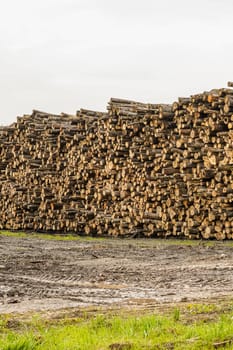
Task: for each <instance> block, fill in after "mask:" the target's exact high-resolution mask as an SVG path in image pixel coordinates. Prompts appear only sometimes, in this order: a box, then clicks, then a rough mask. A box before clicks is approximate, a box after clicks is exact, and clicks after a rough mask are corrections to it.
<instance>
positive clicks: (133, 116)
mask: <svg viewBox="0 0 233 350" xmlns="http://www.w3.org/2000/svg"><path fill="white" fill-rule="evenodd" d="M232 86H233V84H232V83H229V84H228V88H223V89H214V90H211V91H209V92H204V93H201V94H196V95H192V96H190V97H188V98H179V99H178V101H177V102H174V103H173V104H170V105H167V104H146V103H138V102H134V101H128V100H121V99H115V98H112V99H111V100H110V102H109V104H108V106H107V112H106V113H100V112H95V111H90V110H84V109H81V110H80V111H78V112H77V114H76V115H67V114H61V115H52V114H47V113H44V112H40V111H33V113H32V114H31V115H25V116H23V117H18V118H17V121H16V122H15V123H14V124H12V125H10V126H8V127H1V128H0V212H1V217H0V229H13V230H33V231H45V232H76V233H80V234H91V235H115V236H117V235H122V236H132V237H134V236H142V235H143V236H161V237H167V236H181V237H188V238H205V239H209V238H217V239H232V238H233V204H232V201H233V89H231V87H232Z"/></svg>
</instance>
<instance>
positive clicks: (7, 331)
mask: <svg viewBox="0 0 233 350" xmlns="http://www.w3.org/2000/svg"><path fill="white" fill-rule="evenodd" d="M193 310H194V311H193ZM196 310H198V312H199V313H201V312H204V313H205V314H206V313H208V310H210V312H212V310H213V307H210V306H203V307H202V306H201V305H200V304H199V306H195V305H194V304H193V305H192V306H191V307H189V306H186V308H185V310H184V309H179V308H177V307H176V308H174V309H173V310H171V311H170V312H169V313H168V314H166V315H161V314H158V313H154V314H147V315H141V316H135V315H127V314H125V313H121V314H119V315H118V316H114V315H112V314H100V313H98V312H97V313H96V315H94V314H92V315H91V316H90V315H88V316H87V315H86V316H83V317H82V318H80V317H79V318H76V319H69V318H66V317H65V318H63V319H59V320H56V321H54V320H50V321H48V320H45V319H42V318H38V317H35V318H33V319H32V320H31V321H22V320H21V321H20V322H16V323H15V322H13V321H12V320H11V316H9V315H8V316H5V318H4V317H3V316H2V318H1V321H0V349H1V350H92V349H93V350H95V349H98V350H107V349H111V350H129V349H130V350H140V349H145V350H146V349H147V350H152V349H153V350H155V349H200V350H202V349H216V348H218V349H223V348H224V349H233V304H232V303H231V304H229V305H228V309H227V310H228V311H225V312H223V310H222V311H221V313H218V314H216V315H215V317H214V318H210V319H202V318H200V319H197V317H196ZM192 312H194V314H195V317H194V319H192V318H190V316H191V315H192ZM187 315H189V317H188V318H187V317H186V316H187ZM12 317H13V316H12Z"/></svg>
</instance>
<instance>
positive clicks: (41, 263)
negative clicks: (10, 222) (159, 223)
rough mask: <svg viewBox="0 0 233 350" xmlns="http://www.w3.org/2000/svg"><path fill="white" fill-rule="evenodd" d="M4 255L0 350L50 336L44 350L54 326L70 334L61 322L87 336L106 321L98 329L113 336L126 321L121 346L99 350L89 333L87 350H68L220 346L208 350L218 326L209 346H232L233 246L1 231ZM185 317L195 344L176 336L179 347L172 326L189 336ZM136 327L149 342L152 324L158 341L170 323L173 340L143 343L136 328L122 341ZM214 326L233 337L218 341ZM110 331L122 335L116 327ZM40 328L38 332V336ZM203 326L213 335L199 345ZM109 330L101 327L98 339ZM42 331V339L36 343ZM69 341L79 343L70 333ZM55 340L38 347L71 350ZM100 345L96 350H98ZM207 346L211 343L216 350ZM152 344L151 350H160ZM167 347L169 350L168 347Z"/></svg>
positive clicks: (0, 255)
mask: <svg viewBox="0 0 233 350" xmlns="http://www.w3.org/2000/svg"><path fill="white" fill-rule="evenodd" d="M0 252H1V253H0V259H1V260H0V278H1V286H0V288H1V289H0V293H1V294H0V301H1V304H0V313H1V322H2V323H1V329H2V335H1V337H0V345H2V346H3V345H5V346H6V347H5V348H4V347H1V349H16V348H17V347H12V348H8V347H7V346H8V345H6V344H8V343H9V339H11V340H10V343H11V344H16V345H17V344H18V345H17V346H19V344H24V345H23V346H25V347H22V349H32V348H33V347H32V343H31V341H32V339H34V338H35V337H37V338H38V333H41V332H42V333H43V332H44V333H46V336H45V334H43V336H42V335H40V337H41V338H40V339H44V340H43V341H45V338H46V337H48V336H49V335H48V334H50V333H48V332H50V331H51V327H52V328H53V327H55V325H56V327H58V328H56V327H55V328H56V332H58V333H59V332H63V331H64V323H62V324H61V320H63V321H62V322H65V325H66V327H68V326H67V322H68V324H69V327H77V322H78V324H79V326H78V327H79V331H80V332H82V331H85V330H83V327H84V328H85V327H87V328H88V327H90V329H92V331H93V322H94V323H95V327H97V323H98V322H99V323H98V327H100V328H101V329H102V331H103V329H105V332H108V331H109V332H110V333H111V332H113V328H114V327H115V326H116V324H115V323H117V322H118V323H117V324H118V326H119V322H121V324H122V326H121V332H120V334H118V333H117V331H116V330H115V331H114V332H115V333H116V334H118V338H117V336H116V338H114V337H110V338H111V339H109V334H107V333H105V335H104V337H105V340H106V344H108V345H106V344H105V345H103V344H102V345H98V346H97V344H99V343H98V342H97V340H96V338H95V340H93V338H92V337H93V334H92V331H91V330H89V331H90V332H89V337H88V339H89V340H88V341H86V343H85V341H84V342H83V343H82V344H86V345H85V346H84V345H79V346H78V345H77V344H78V342H82V341H83V340H82V341H81V338H80V337H81V335H79V339H78V338H77V341H76V342H75V344H76V345H73V346H71V345H69V349H88V346H89V349H111V347H109V346H110V345H111V344H115V343H114V341H113V339H115V340H116V344H118V343H119V339H121V341H120V343H119V344H120V345H119V344H118V345H119V346H123V347H119V348H118V347H115V348H114V346H113V347H112V349H139V348H140V347H136V345H137V346H138V344H140V342H141V341H142V340H143V342H141V344H144V345H145V344H146V345H148V344H159V343H158V342H159V341H160V344H162V343H163V342H164V343H166V344H167V341H168V339H170V341H172V342H174V344H173V345H174V346H173V347H172V348H174V349H181V348H185V349H187V348H190V349H191V348H192V349H195V348H197V349H198V348H209V349H212V348H214V347H211V346H209V347H204V346H203V344H205V342H204V343H203V341H206V340H203V339H204V338H203V337H204V333H206V334H209V333H208V331H207V328H208V327H209V326H208V325H209V322H210V327H215V334H212V333H211V334H212V335H210V334H209V335H208V336H209V338H210V339H209V342H210V344H213V343H216V344H218V342H220V343H221V342H222V341H224V342H225V341H227V342H226V343H224V344H225V345H227V346H230V344H231V341H230V340H229V339H231V337H230V334H228V333H227V332H231V335H232V331H233V330H232V327H233V322H232V309H233V306H232V305H233V301H232V295H233V293H232V289H233V287H232V286H233V274H232V266H233V254H232V253H233V242H231V241H228V242H226V241H225V242H217V241H191V240H186V241H182V240H175V239H172V240H170V239H169V240H168V239H167V240H162V239H135V240H128V239H116V238H107V239H106V238H98V239H95V238H80V237H77V236H57V235H39V234H28V233H27V234H25V233H11V232H6V231H5V232H4V231H2V232H1V235H0ZM116 314H117V315H118V317H119V315H121V317H122V319H121V321H120V319H118V321H116V319H115V318H114V317H115V315H116ZM223 314H224V315H225V316H224V317H225V318H226V317H228V319H227V321H226V320H225V321H226V324H227V327H226V325H225V326H223V324H222V322H223V319H222V317H223V316H222V315H223ZM35 315H37V316H36V318H35ZM101 315H102V316H101ZM153 315H154V316H153ZM155 315H156V316H155ZM229 315H230V316H229ZM84 316H85V317H84ZM101 317H102V318H101ZM157 317H158V319H157ZM180 317H182V319H183V321H184V325H183V327H188V329H186V330H184V329H183V330H182V332H183V333H182V334H183V335H182V337H183V336H184V334H186V332H188V334H189V335H187V334H186V335H185V336H187V337H188V339H189V338H192V339H193V338H194V339H193V340H191V342H187V341H186V340H185V341H184V339H183V338H182V339H183V340H182V341H181V338H180V337H177V336H175V333H174V334H173V336H172V337H173V338H174V339H173V338H172V339H171V338H169V337H171V334H172V333H171V332H170V328H171V327H173V329H174V332H178V333H179V332H181V329H180V330H177V327H178V326H179V327H181V323H180ZM203 318H204V324H202V322H203ZM77 319H78V321H77ZM32 320H33V321H32ZM100 320H102V321H101V322H100ZM169 320H170V321H169ZM171 320H172V322H173V323H174V324H173V326H171ZM88 322H89V323H88ZM106 322H107V323H108V326H107V327H106ZM132 322H133V324H134V327H136V328H135V330H134V331H135V332H136V333H137V331H136V329H137V330H138V332H139V333H140V334H141V333H143V330H144V328H145V327H146V325H147V328H148V327H149V326H148V325H150V327H151V329H150V331H149V333H150V334H153V330H154V329H155V327H157V328H160V327H159V326H158V325H159V324H160V323H161V322H162V323H161V325H162V324H163V326H161V327H162V328H163V332H165V333H164V334H166V332H168V334H170V335H169V337H168V336H167V337H165V335H164V339H163V340H162V339H161V338H159V337H158V336H155V338H154V340H153V339H150V338H148V339H145V337H144V338H143V337H142V338H143V339H141V340H139V339H136V338H135V337H136V333H132V334H131V333H130V332H131V331H132V329H131V328H130V329H131V331H130V330H129V329H128V332H129V333H130V334H131V336H132V339H131V338H130V336H129V333H128V334H123V333H122V332H123V330H122V329H123V328H125V331H126V330H127V327H132ZM135 322H136V323H137V326H136V323H135ZM156 322H157V323H156ZM158 322H159V323H158ZM169 322H170V323H169ZM198 322H200V325H199V326H198V324H199V323H198ZM213 322H215V323H216V322H217V324H218V322H221V327H222V328H224V329H225V331H226V332H225V331H224V332H223V331H221V329H220V331H219V332H217V330H216V329H217V328H218V327H220V326H219V325H216V324H215V323H214V326H213ZM110 323H111V324H112V326H111V327H113V328H111V327H110V326H109V324H110ZM154 323H156V324H157V326H156V325H155V324H154ZM167 323H168V324H167ZM35 324H37V327H38V328H39V329H37V328H35V327H36V326H35ZM38 324H39V325H38ZM114 324H115V326H114ZM194 324H195V327H197V326H198V327H199V328H200V329H202V330H203V329H204V328H203V327H206V328H205V329H206V331H204V333H203V334H202V335H200V334H199V333H197V334H196V337H195V336H194V335H192V336H190V332H191V331H190V329H191V328H192V327H194ZM42 325H43V326H42ZM74 325H76V326H74ZM130 325H131V326H130ZM201 325H202V326H201ZM191 326H192V327H191ZM59 327H60V328H59ZM98 327H97V328H98ZM109 327H110V328H109ZM166 327H167V328H166ZM216 327H217V328H216ZM221 327H220V328H221ZM229 327H230V328H229ZM12 328H13V329H12ZM162 328H160V332H161V331H162ZM189 328H190V329H189ZM35 329H36V331H35ZM42 329H43V331H42ZM45 329H47V331H45ZM48 329H49V331H48ZM59 329H60V331H59ZM85 329H86V328H85ZM106 329H107V330H108V331H106ZM145 329H146V328H145ZM165 329H166V330H165ZM193 329H194V328H193ZM195 329H196V328H195ZM200 329H199V331H200ZM211 329H212V328H211ZM157 330H158V329H157ZM66 331H67V330H66ZM86 331H87V329H86ZM102 331H101V330H100V329H99V328H98V332H100V333H101V332H102ZM118 331H119V329H118ZM147 331H148V329H147ZM212 331H213V330H212ZM212 331H211V332H212ZM9 332H10V333H9ZM25 332H26V333H25ZM33 332H36V336H35V334H34V333H33ZM69 332H70V330H69ZM96 332H97V331H96ZM98 332H97V333H98ZM151 332H152V333H151ZM156 332H157V331H156ZM32 333H33V334H34V335H32ZM84 333H85V332H84ZM178 333H177V334H178ZM194 333H195V331H194ZM9 334H11V338H9V337H10V335H9ZM69 334H70V333H69ZM101 334H102V333H101ZM101 334H100V335H99V336H100V337H101ZM116 334H115V335H116ZM156 334H157V333H156ZM206 334H205V335H206ZM220 334H221V336H220ZM50 336H51V335H50ZM53 336H54V334H53ZM60 336H61V335H60ZM63 336H67V337H68V338H69V337H70V335H69V336H68V335H67V334H66V335H64V334H63ZM102 336H103V334H102ZM137 336H139V334H137ZM56 337H59V334H57V336H55V338H56ZM76 337H78V335H77V334H76ZM211 337H212V338H211ZM229 337H230V338H229ZM37 338H36V339H37ZM55 338H54V339H53V340H51V339H50V343H48V344H50V345H48V344H47V347H46V346H45V343H44V346H42V345H40V346H39V345H38V339H37V341H36V342H35V341H34V340H35V339H34V340H33V341H34V343H33V344H34V348H35V349H37V348H38V349H47V348H48V349H52V348H54V349H65V348H66V347H65V345H64V343H63V341H62V340H61V339H60V341H58V343H57V347H54V346H55V345H54V344H55V343H56V342H55ZM30 339H31V340H30ZM122 339H123V340H122ZM149 339H150V341H149ZM29 340H30V341H29ZM124 340H125V341H124ZM220 340H221V341H220ZM46 341H48V339H47V340H46ZM91 341H93V342H94V343H92V344H90V343H89V342H91ZM117 341H118V342H117ZM130 341H132V342H130ZM51 342H54V343H51ZM95 342H97V343H95ZM122 342H123V343H122ZM135 342H136V343H135ZM156 342H157V343H156ZM25 344H26V345H25ZM27 344H29V345H27ZM35 344H37V345H35ZM80 344H81V343H80ZM88 344H89V345H88ZM130 344H131V345H130ZM195 344H196V345H195ZM198 344H199V345H198ZM200 344H202V347H200ZM206 344H209V343H208V341H207V343H206ZM16 345H15V346H16ZM146 345H145V347H144V348H145V349H152V348H153V349H154V348H156V347H152V345H151V347H149V345H148V347H146ZM27 346H28V347H27ZM36 346H38V347H36ZM52 346H53V347H52ZM62 346H63V347H62ZM116 346H117V345H116ZM124 346H125V347H124ZM127 346H128V347H127ZM141 346H142V345H141ZM182 346H183V347H182ZM195 346H197V347H195ZM198 346H199V347H198ZM141 348H143V347H141ZM160 348H162V349H168V348H169V347H168V345H166V346H165V345H164V347H160ZM170 348H171V347H170ZM228 348H229V347H228ZM17 349H18V348H17ZM20 349H21V348H20Z"/></svg>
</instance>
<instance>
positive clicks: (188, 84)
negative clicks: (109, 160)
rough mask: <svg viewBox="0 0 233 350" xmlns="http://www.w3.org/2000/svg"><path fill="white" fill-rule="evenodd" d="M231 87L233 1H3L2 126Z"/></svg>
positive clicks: (0, 52)
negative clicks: (34, 116)
mask: <svg viewBox="0 0 233 350" xmlns="http://www.w3.org/2000/svg"><path fill="white" fill-rule="evenodd" d="M228 80H233V1H232V0H194V1H188V0H162V1H157V0H144V1H142V0H140V1H139V0H114V1H113V0H20V1H19V0H0V101H1V102H0V124H3V125H4V124H10V123H12V122H13V121H15V120H16V117H17V116H18V115H23V114H26V113H31V111H32V109H40V110H44V111H48V112H52V113H60V112H68V113H75V112H76V110H77V109H79V108H81V107H83V108H89V109H96V110H103V111H104V110H105V109H106V105H107V102H108V101H109V99H110V97H121V98H129V99H134V100H138V101H142V102H151V103H158V102H172V101H174V100H176V98H177V97H178V96H189V95H190V94H192V93H197V92H202V91H204V90H210V89H212V88H218V87H225V86H226V82H227V81H228Z"/></svg>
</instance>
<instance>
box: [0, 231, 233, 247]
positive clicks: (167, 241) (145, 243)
mask: <svg viewBox="0 0 233 350" xmlns="http://www.w3.org/2000/svg"><path fill="white" fill-rule="evenodd" d="M0 235H2V236H6V237H15V238H37V239H44V240H54V241H80V242H85V241H86V242H87V241H90V242H92V241H93V242H96V241H102V242H103V241H108V242H111V241H114V244H120V245H123V244H128V245H131V246H136V247H140V248H150V247H151V248H153V247H158V246H169V245H171V246H206V247H214V246H218V245H220V246H223V245H226V246H233V241H221V242H220V241H215V240H213V241H208V240H190V239H185V238H184V239H180V238H135V239H130V238H127V237H125V238H124V237H118V238H116V237H112V236H104V237H103V236H100V237H92V236H83V235H78V234H68V233H38V232H31V231H30V232H23V231H8V230H0Z"/></svg>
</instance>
